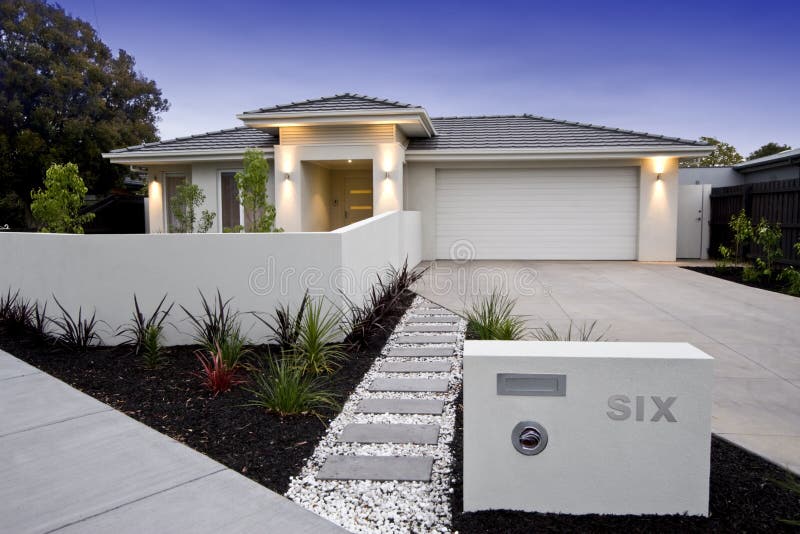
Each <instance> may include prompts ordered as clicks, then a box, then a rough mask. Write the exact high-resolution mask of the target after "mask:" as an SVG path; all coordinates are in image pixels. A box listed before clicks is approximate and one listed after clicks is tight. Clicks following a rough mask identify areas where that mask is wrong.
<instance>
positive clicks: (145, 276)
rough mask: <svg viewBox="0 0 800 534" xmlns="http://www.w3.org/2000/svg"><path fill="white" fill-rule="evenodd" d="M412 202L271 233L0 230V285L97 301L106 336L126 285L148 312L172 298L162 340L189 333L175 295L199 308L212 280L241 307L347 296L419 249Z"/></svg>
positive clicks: (41, 296) (126, 295) (125, 298)
mask: <svg viewBox="0 0 800 534" xmlns="http://www.w3.org/2000/svg"><path fill="white" fill-rule="evenodd" d="M421 232H422V230H421V225H420V214H419V213H418V212H407V211H393V212H389V213H385V214H382V215H378V216H376V217H372V218H370V219H367V220H364V221H360V222H358V223H355V224H353V225H350V226H347V227H344V228H341V229H339V230H336V231H333V232H309V233H300V232H298V233H295V232H286V233H280V234H150V235H68V234H34V233H13V232H12V233H0V262H2V263H1V264H0V265H2V267H0V268H1V269H2V270H0V291H2V292H3V293H5V291H6V290H7V289H8V288H10V289H11V290H12V292H14V291H16V290H17V289H19V290H20V294H21V295H23V296H24V297H25V298H27V299H31V300H38V301H40V302H42V301H45V300H47V301H48V302H49V303H48V307H47V312H48V315H49V316H51V317H55V316H58V315H59V313H60V312H59V310H58V308H57V307H56V305H55V303H54V302H52V295H55V296H56V297H57V298H58V300H59V301H60V302H61V304H62V305H64V307H65V308H66V309H67V310H68V311H69V312H70V313H72V314H73V315H75V314H77V311H78V307H79V306H82V307H83V311H84V313H86V312H88V313H89V314H91V313H92V311H93V310H96V311H97V318H98V319H101V320H103V321H105V322H107V323H108V326H105V325H103V326H102V327H101V330H102V332H101V334H102V337H103V341H104V342H105V343H114V342H116V341H117V340H115V338H114V336H113V333H112V332H113V331H115V330H116V329H117V328H118V327H119V326H121V325H122V324H124V323H126V322H128V321H129V320H130V318H131V315H132V313H133V295H134V293H135V294H136V296H137V297H138V299H139V304H140V306H141V307H142V310H143V312H144V313H145V314H146V315H147V314H149V313H151V311H152V310H153V308H154V307H155V305H156V304H157V303H158V301H159V300H160V299H161V297H162V296H163V295H164V294H165V293H167V294H168V296H167V302H168V303H169V302H172V301H174V302H175V303H176V304H175V307H174V308H173V310H172V313H171V315H170V319H169V321H171V322H172V323H173V324H174V326H175V328H170V327H168V328H167V329H166V330H165V336H166V342H167V344H169V345H175V344H183V343H190V342H191V339H190V334H191V331H192V328H191V325H190V324H189V323H188V321H186V314H185V313H184V312H183V310H181V309H180V307H179V305H183V306H185V307H186V308H187V309H189V310H190V311H192V313H197V312H199V311H200V310H201V306H200V295H199V293H198V290H202V291H203V293H204V294H205V295H206V298H207V299H211V298H215V297H216V291H217V289H219V290H220V291H221V293H222V296H223V298H226V299H227V298H231V297H232V298H233V301H232V307H233V309H235V310H239V311H241V312H248V311H258V312H264V313H273V312H274V310H275V308H276V306H277V305H278V304H280V303H289V304H291V305H292V306H293V307H294V308H295V309H296V306H297V303H298V302H299V301H300V299H302V297H303V294H304V293H305V291H306V289H308V290H309V292H310V293H311V294H312V295H319V296H324V297H326V298H328V299H330V300H331V302H333V303H335V304H336V305H341V303H342V298H341V294H340V291H339V290H340V289H341V290H342V291H344V292H345V293H346V294H347V295H348V297H349V298H351V299H353V300H354V301H355V302H361V299H363V296H364V295H365V294H366V292H367V291H368V290H369V287H370V286H371V284H372V283H373V282H374V280H375V275H376V274H377V273H378V272H379V271H380V270H382V269H386V268H387V267H388V266H390V265H392V266H395V267H400V266H401V265H402V263H403V261H404V260H405V258H406V257H408V263H409V266H415V265H417V263H419V261H420V258H421ZM242 322H243V326H244V328H245V330H246V331H248V335H249V336H250V338H251V339H252V340H253V341H255V342H262V341H264V340H265V336H266V335H267V333H268V331H267V329H266V327H265V326H264V325H262V324H261V323H259V322H257V321H255V320H254V319H253V318H252V317H250V316H249V315H244V316H243V321H242Z"/></svg>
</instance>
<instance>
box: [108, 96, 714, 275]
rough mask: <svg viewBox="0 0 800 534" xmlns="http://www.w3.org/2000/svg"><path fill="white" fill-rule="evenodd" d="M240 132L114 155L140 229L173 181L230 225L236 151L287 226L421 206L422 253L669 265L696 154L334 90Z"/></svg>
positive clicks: (263, 113)
mask: <svg viewBox="0 0 800 534" xmlns="http://www.w3.org/2000/svg"><path fill="white" fill-rule="evenodd" d="M237 118H238V119H240V120H241V121H242V122H243V123H244V125H243V126H240V127H238V128H232V129H228V130H220V131H216V132H209V133H204V134H200V135H194V136H191V137H183V138H178V139H173V140H168V141H161V142H157V143H148V144H143V145H138V146H132V147H128V148H122V149H119V150H113V151H111V152H109V153H107V154H104V157H106V158H108V159H109V160H110V161H112V162H114V163H119V164H124V165H130V166H134V167H136V168H137V169H139V170H142V171H145V170H146V174H147V176H148V181H149V191H150V194H149V201H148V228H149V231H150V232H151V233H163V232H165V231H168V229H169V227H170V224H169V223H170V216H169V213H170V212H169V202H170V197H171V196H172V193H173V192H174V190H175V187H176V186H177V185H178V184H180V183H182V182H186V181H190V182H191V183H194V184H197V185H199V186H200V187H201V188H202V189H203V190H204V192H205V194H206V201H205V206H204V208H205V209H208V210H210V211H213V212H215V213H216V214H217V217H216V221H215V227H214V228H213V230H214V231H217V232H221V231H223V229H224V228H230V227H233V226H235V225H237V224H239V223H240V222H241V221H242V216H243V215H242V210H241V207H240V206H239V203H238V200H237V194H236V187H235V182H234V179H233V177H234V174H235V173H236V171H237V170H238V169H240V168H241V166H242V156H243V152H244V151H245V149H247V148H250V147H255V148H258V149H259V150H262V151H263V152H264V154H265V157H266V158H267V159H268V160H269V161H270V168H271V176H270V180H269V184H268V194H269V197H270V199H272V200H273V201H274V204H275V207H276V213H277V217H276V222H277V225H278V226H280V227H282V228H283V229H284V230H285V231H287V232H327V231H331V230H334V229H337V228H340V227H343V226H346V225H349V224H351V223H354V222H357V221H360V220H362V219H366V218H369V217H371V216H374V215H379V214H382V213H385V212H389V211H394V210H411V211H419V212H421V221H422V233H423V235H422V256H423V259H429V260H433V259H450V258H454V259H455V258H461V259H463V258H472V259H575V260H582V259H588V260H637V259H638V260H653V261H671V260H674V259H675V256H676V239H677V237H676V236H677V218H678V162H679V160H681V159H684V158H696V157H698V156H703V155H706V154H708V153H709V152H710V151H711V147H709V146H708V145H706V144H704V143H701V142H698V141H691V140H685V139H679V138H675V137H666V136H663V135H653V134H649V133H642V132H634V131H629V130H621V129H619V128H609V127H605V126H597V125H592V124H582V123H577V122H568V121H563V120H555V119H548V118H544V117H538V116H533V115H512V116H499V115H498V116H479V117H439V118H436V117H430V116H429V115H428V112H427V111H426V110H425V108H423V107H420V106H414V105H410V104H403V103H400V102H392V101H388V100H382V99H378V98H372V97H368V96H363V95H357V94H351V93H345V94H340V95H336V96H332V97H325V98H318V99H313V100H305V101H302V102H294V103H290V104H286V105H279V106H273V107H268V108H262V109H257V110H254V111H248V112H245V113H241V114H240V115H238V116H237Z"/></svg>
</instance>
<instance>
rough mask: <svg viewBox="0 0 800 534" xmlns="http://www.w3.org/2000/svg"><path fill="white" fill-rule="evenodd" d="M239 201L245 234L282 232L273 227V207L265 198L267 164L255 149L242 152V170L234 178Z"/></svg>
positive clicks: (261, 153) (260, 153)
mask: <svg viewBox="0 0 800 534" xmlns="http://www.w3.org/2000/svg"><path fill="white" fill-rule="evenodd" d="M234 179H235V180H236V188H237V190H238V191H239V199H240V201H241V203H242V206H243V208H244V225H243V226H241V228H242V229H243V230H244V231H245V232H282V231H283V230H282V229H281V228H276V227H275V205H274V204H272V203H270V201H269V199H268V198H267V180H269V162H268V161H267V159H266V158H265V157H264V153H263V152H261V151H260V150H258V149H255V148H249V149H247V150H245V152H244V170H242V171H239V172H237V173H236V176H234Z"/></svg>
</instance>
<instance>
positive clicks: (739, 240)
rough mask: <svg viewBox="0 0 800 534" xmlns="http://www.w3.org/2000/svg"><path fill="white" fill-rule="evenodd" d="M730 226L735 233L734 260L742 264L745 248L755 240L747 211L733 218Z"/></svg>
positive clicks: (742, 211) (729, 223)
mask: <svg viewBox="0 0 800 534" xmlns="http://www.w3.org/2000/svg"><path fill="white" fill-rule="evenodd" d="M728 226H729V227H730V229H731V232H733V251H732V252H733V260H734V261H735V262H736V263H741V262H742V261H743V260H744V252H745V250H744V249H745V247H746V246H747V244H748V242H749V241H750V240H751V239H753V223H752V221H751V220H750V217H748V216H747V213H746V212H745V210H741V211H740V212H739V213H737V214H736V215H733V216H731V220H730V221H729V222H728Z"/></svg>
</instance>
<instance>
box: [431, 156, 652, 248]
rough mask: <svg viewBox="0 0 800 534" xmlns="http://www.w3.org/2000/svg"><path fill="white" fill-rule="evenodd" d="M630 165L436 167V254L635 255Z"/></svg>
mask: <svg viewBox="0 0 800 534" xmlns="http://www.w3.org/2000/svg"><path fill="white" fill-rule="evenodd" d="M638 206H639V174H638V169H637V168H635V167H622V168H575V169H513V170H488V169H477V170H438V171H437V174H436V255H437V258H440V259H450V258H454V259H455V258H470V257H471V258H474V259H552V260H561V259H569V260H586V259H589V260H633V259H636V246H637V235H638V219H639V210H638Z"/></svg>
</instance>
